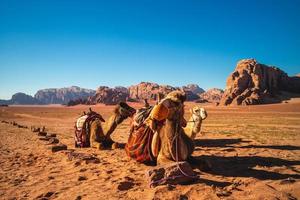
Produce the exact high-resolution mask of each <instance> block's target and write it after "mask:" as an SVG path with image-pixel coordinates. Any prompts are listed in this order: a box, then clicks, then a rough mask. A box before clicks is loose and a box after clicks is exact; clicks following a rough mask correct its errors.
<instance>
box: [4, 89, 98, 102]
mask: <svg viewBox="0 0 300 200" xmlns="http://www.w3.org/2000/svg"><path fill="white" fill-rule="evenodd" d="M95 93H96V91H95V90H90V89H84V88H80V87H77V86H72V87H67V88H50V89H43V90H39V91H37V93H36V94H35V95H34V97H32V96H30V95H27V94H24V93H21V92H19V93H16V94H14V95H13V96H12V98H11V99H10V100H0V104H7V105H12V104H15V105H42V104H67V103H68V102H69V101H71V100H74V99H79V98H87V97H89V96H92V95H94V94H95Z"/></svg>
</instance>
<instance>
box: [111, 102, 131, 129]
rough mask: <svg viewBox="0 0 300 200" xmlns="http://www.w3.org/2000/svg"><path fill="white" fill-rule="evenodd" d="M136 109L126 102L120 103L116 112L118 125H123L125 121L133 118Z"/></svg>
mask: <svg viewBox="0 0 300 200" xmlns="http://www.w3.org/2000/svg"><path fill="white" fill-rule="evenodd" d="M135 111H136V110H135V109H134V108H132V107H131V106H129V105H128V104H127V103H125V102H120V103H119V104H118V105H117V106H116V108H115V110H114V112H115V114H116V115H117V123H118V124H119V123H121V122H122V121H123V120H125V119H127V118H128V117H133V115H134V114H135Z"/></svg>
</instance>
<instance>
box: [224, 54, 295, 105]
mask: <svg viewBox="0 0 300 200" xmlns="http://www.w3.org/2000/svg"><path fill="white" fill-rule="evenodd" d="M282 91H286V92H293V93H300V78H299V77H297V76H295V77H289V76H288V75H287V74H286V73H285V72H284V71H282V70H280V69H279V68H277V67H273V66H267V65H264V64H260V63H258V62H257V61H256V60H255V59H244V60H241V61H239V62H238V63H237V66H236V68H235V71H234V72H233V73H232V74H230V75H229V77H228V78H227V82H226V89H225V92H224V94H223V96H222V99H221V101H220V105H254V104H265V103H275V102H280V101H281V98H280V95H281V92H282Z"/></svg>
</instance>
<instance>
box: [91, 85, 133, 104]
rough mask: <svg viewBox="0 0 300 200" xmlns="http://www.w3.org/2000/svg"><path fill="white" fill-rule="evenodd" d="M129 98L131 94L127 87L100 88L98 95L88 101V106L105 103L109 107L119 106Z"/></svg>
mask: <svg viewBox="0 0 300 200" xmlns="http://www.w3.org/2000/svg"><path fill="white" fill-rule="evenodd" d="M128 97H129V92H128V90H127V88H125V87H115V88H109V87H107V86H100V87H99V88H98V89H97V91H96V94H95V95H94V96H91V97H89V98H88V99H87V101H86V103H87V104H96V103H104V104H107V105H114V104H118V103H119V102H121V101H126V100H127V98H128Z"/></svg>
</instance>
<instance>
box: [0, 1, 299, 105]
mask: <svg viewBox="0 0 300 200" xmlns="http://www.w3.org/2000/svg"><path fill="white" fill-rule="evenodd" d="M243 58H256V59H257V60H258V61H259V62H261V63H264V64H268V65H275V66H277V67H280V68H281V69H283V70H284V71H286V72H287V73H288V74H289V75H294V74H296V73H300V0H256V1H255V0H239V1H233V0H223V1H222V0H215V1H214V0H207V1H205V0H182V1H176V0H170V1H164V0H157V1H154V0H149V1H146V0H145V1H143V0H136V1H130V0H128V1H125V0H120V1H113V0H109V1H100V0H95V1H89V0H82V1H76V0H69V1H63V0H57V1H55V0H49V1H47V0H42V1H41V0H37V1H31V0H26V1H23V0H20V1H14V0H0V99H8V98H10V97H11V95H12V94H14V93H16V92H20V91H21V92H25V93H27V94H31V95H34V93H35V92H36V91H37V90H38V89H43V88H53V87H67V86H72V85H77V86H80V87H85V88H91V89H96V88H97V87H98V86H100V85H108V86H118V85H122V86H129V85H132V84H137V83H139V82H140V81H151V82H157V83H160V84H170V85H173V86H181V85H185V84H188V83H196V84H199V85H200V87H203V88H204V89H209V88H212V87H218V88H224V87H225V82H226V78H227V76H228V75H229V74H230V73H231V72H232V71H233V70H234V68H235V65H236V62H237V61H238V60H240V59H243Z"/></svg>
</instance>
